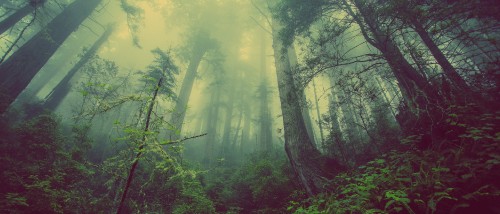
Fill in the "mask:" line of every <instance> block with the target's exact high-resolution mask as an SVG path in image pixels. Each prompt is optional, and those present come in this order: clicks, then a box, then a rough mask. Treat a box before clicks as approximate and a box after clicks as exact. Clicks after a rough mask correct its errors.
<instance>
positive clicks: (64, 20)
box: [0, 0, 101, 113]
mask: <svg viewBox="0 0 500 214" xmlns="http://www.w3.org/2000/svg"><path fill="white" fill-rule="evenodd" d="M100 2H101V0H77V1H75V2H73V3H72V4H71V5H69V6H68V7H67V8H66V9H65V10H64V11H63V12H61V13H60V14H59V15H57V16H56V17H55V18H54V19H53V20H52V21H51V22H50V23H49V24H48V25H47V27H46V29H44V30H42V31H40V32H38V33H37V34H36V35H35V36H33V38H31V39H30V40H29V41H28V42H26V43H25V44H24V45H23V46H22V47H21V48H19V49H18V50H17V51H16V52H15V53H14V54H12V56H10V57H9V58H8V59H7V60H6V61H5V62H3V63H2V64H0V81H1V83H0V84H1V85H0V93H1V92H3V93H5V94H6V96H5V100H4V102H5V104H4V105H0V113H3V112H5V111H6V110H7V108H8V106H9V105H10V104H11V103H12V102H13V101H14V100H15V99H16V97H17V96H18V95H19V94H20V93H21V92H22V91H23V90H24V89H25V88H26V86H28V84H29V82H30V81H31V79H33V77H34V76H35V75H36V73H37V72H38V71H39V70H40V69H41V68H42V67H43V65H45V63H46V62H47V61H48V60H49V58H50V57H51V56H52V54H54V52H56V50H57V48H58V47H59V46H60V45H61V44H62V43H63V42H64V41H65V40H66V38H68V36H69V35H70V34H71V33H72V32H73V31H75V30H76V29H77V28H78V26H80V24H81V23H82V22H83V21H84V20H85V19H86V18H87V17H88V16H89V15H90V14H91V13H92V11H94V9H95V8H96V7H97V5H99V3H100ZM34 50H39V51H34ZM40 50H43V51H40Z"/></svg>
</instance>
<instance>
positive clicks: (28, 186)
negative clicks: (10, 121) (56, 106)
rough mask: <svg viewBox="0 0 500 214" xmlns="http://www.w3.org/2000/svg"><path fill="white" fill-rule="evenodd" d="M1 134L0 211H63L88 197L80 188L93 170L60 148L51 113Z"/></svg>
mask: <svg viewBox="0 0 500 214" xmlns="http://www.w3.org/2000/svg"><path fill="white" fill-rule="evenodd" d="M3 137H4V138H5V139H8V141H4V142H2V144H1V145H0V153H1V154H0V166H1V171H2V174H1V175H0V182H1V183H2V188H1V189H0V212H2V213H17V212H32V211H37V212H43V213H65V212H71V211H72V210H73V209H74V208H75V207H81V206H84V204H86V202H87V201H88V200H89V199H90V198H91V196H90V195H89V194H85V191H81V188H83V186H84V185H83V182H84V181H85V180H86V179H85V178H89V176H90V175H92V174H93V171H92V170H90V169H88V168H87V167H86V166H84V165H82V164H80V163H78V162H76V161H75V160H74V159H72V158H71V156H70V154H69V152H67V151H65V150H64V149H63V147H62V145H63V144H64V143H66V142H65V141H64V140H63V138H62V136H61V135H60V133H59V126H58V121H57V120H56V119H55V118H54V117H53V116H51V115H40V116H38V117H35V118H33V119H32V120H29V121H25V122H21V123H20V124H18V125H17V126H16V127H11V128H10V129H9V130H7V133H6V134H5V135H4V136H3ZM6 142H8V143H6Z"/></svg>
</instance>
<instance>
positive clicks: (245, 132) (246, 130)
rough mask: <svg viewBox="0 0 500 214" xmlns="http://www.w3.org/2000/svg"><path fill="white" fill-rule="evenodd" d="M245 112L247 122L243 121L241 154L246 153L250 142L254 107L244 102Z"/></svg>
mask: <svg viewBox="0 0 500 214" xmlns="http://www.w3.org/2000/svg"><path fill="white" fill-rule="evenodd" d="M243 112H244V115H245V122H244V123H243V129H242V130H241V142H240V154H242V155H243V154H245V149H246V148H248V145H249V142H250V131H251V125H252V124H251V122H252V109H251V108H250V107H249V106H248V105H245V104H243Z"/></svg>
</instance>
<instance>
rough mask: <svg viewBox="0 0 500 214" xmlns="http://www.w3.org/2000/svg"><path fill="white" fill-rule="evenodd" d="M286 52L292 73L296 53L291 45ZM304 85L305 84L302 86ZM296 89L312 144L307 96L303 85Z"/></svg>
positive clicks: (312, 134) (295, 63) (311, 126)
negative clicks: (298, 91)
mask: <svg viewBox="0 0 500 214" xmlns="http://www.w3.org/2000/svg"><path fill="white" fill-rule="evenodd" d="M287 52H288V56H287V57H288V60H289V61H290V73H292V75H293V73H294V72H293V69H294V68H296V67H297V64H298V62H297V54H296V53H295V48H294V47H293V45H292V46H290V47H288V48H287ZM294 84H298V82H297V81H296V80H294ZM304 87H305V86H304ZM296 89H297V90H300V93H299V95H300V103H299V104H300V106H301V107H302V117H303V118H304V122H305V123H306V130H307V134H308V135H309V137H310V138H311V141H312V142H313V144H315V143H314V142H315V141H314V129H313V125H312V120H311V114H310V113H309V106H307V98H306V95H305V93H304V90H305V88H303V87H300V88H298V87H297V88H296Z"/></svg>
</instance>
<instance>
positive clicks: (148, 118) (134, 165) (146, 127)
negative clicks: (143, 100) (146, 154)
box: [116, 77, 163, 214]
mask: <svg viewBox="0 0 500 214" xmlns="http://www.w3.org/2000/svg"><path fill="white" fill-rule="evenodd" d="M162 81H163V77H162V78H160V80H158V84H157V85H156V88H155V90H154V93H153V97H152V98H151V101H150V103H149V107H148V112H147V113H146V123H145V124H144V130H143V134H142V139H141V142H140V144H139V149H138V151H139V152H137V155H136V156H135V159H134V162H133V163H132V167H130V172H129V173H128V178H127V183H126V185H125V189H124V190H123V194H122V198H121V200H120V205H119V206H118V210H117V211H116V213H117V214H120V213H121V211H122V209H123V205H124V202H125V199H126V198H127V193H128V189H129V188H130V184H131V183H132V179H133V178H134V172H135V170H136V168H137V165H138V164H139V158H140V157H141V156H142V153H143V151H142V150H143V149H144V146H145V145H146V139H147V137H146V136H147V135H146V132H148V131H149V124H150V121H151V114H152V112H153V107H154V104H155V102H156V97H157V95H158V91H159V90H160V88H161V85H162Z"/></svg>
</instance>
